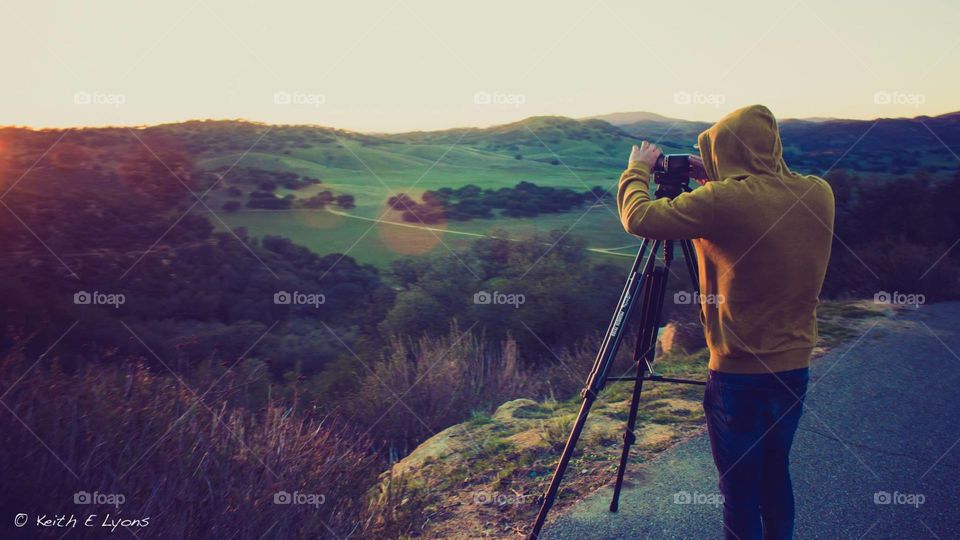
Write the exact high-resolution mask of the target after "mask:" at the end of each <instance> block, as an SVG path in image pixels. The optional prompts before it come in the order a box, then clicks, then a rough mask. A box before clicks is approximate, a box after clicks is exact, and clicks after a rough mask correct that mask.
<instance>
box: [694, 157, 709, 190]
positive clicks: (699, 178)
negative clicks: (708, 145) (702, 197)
mask: <svg viewBox="0 0 960 540" xmlns="http://www.w3.org/2000/svg"><path fill="white" fill-rule="evenodd" d="M690 178H693V179H694V180H695V181H696V182H697V183H698V184H700V185H701V186H702V185H704V184H706V183H707V182H709V181H710V179H709V178H708V177H707V169H706V167H704V166H703V160H702V159H700V156H690Z"/></svg>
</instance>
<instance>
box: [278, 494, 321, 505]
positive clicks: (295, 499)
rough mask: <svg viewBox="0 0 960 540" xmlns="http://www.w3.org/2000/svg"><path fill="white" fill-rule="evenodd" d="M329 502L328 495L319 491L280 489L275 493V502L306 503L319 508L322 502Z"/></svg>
mask: <svg viewBox="0 0 960 540" xmlns="http://www.w3.org/2000/svg"><path fill="white" fill-rule="evenodd" d="M325 502H327V497H326V496H325V495H321V494H319V493H300V492H299V491H294V492H293V493H290V492H288V491H278V492H276V493H274V494H273V504H305V505H307V506H313V507H314V508H319V507H320V505H321V504H324V503H325Z"/></svg>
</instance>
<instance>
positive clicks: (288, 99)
mask: <svg viewBox="0 0 960 540" xmlns="http://www.w3.org/2000/svg"><path fill="white" fill-rule="evenodd" d="M326 102H327V96H326V95H324V94H312V93H308V92H300V91H299V90H293V91H289V90H278V91H276V92H274V93H273V104H274V105H301V106H302V105H305V106H308V107H314V108H317V109H319V108H320V106H321V105H323V104H324V103H326Z"/></svg>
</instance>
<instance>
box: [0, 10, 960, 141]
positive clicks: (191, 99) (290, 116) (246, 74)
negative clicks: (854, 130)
mask: <svg viewBox="0 0 960 540" xmlns="http://www.w3.org/2000/svg"><path fill="white" fill-rule="evenodd" d="M958 21H960V3H958V2H956V1H946V0H912V1H910V2H902V1H888V0H871V1H865V0H850V1H844V2H837V1H836V0H785V1H770V0H766V1H753V0H750V1H722V2H718V1H716V0H713V1H709V2H706V1H704V2H701V1H687V2H638V1H636V0H630V1H624V2H621V1H617V0H600V1H596V0H582V1H552V2H541V1H530V2H527V1H521V0H510V1H485V2H470V3H468V2H456V1H450V0H446V1H427V0H382V1H381V0H372V1H369V2H368V1H359V0H353V1H349V2H348V1H344V2H317V1H311V2H306V1H303V2H287V1H280V0H270V1H267V0H231V1H218V0H182V1H181V0H157V1H154V2H147V1H136V2H132V1H130V0H117V1H96V0H85V1H83V2H67V1H56V2H54V1H37V0H16V1H14V0H0V47H2V50H3V51H4V55H3V58H4V68H5V69H4V70H5V76H4V77H3V84H2V85H0V125H27V126H33V127H64V126H101V125H148V124H157V123H165V122H175V121H181V120H188V119H204V118H213V119H227V118H229V119H233V118H242V119H248V120H253V121H261V122H268V123H278V124H318V125H325V126H333V127H338V128H344V129H351V130H357V131H366V132H398V131H412V130H432V129H443V128H450V127H459V126H478V127H482V126H488V125H494V124H500V123H505V122H511V121H516V120H519V119H522V118H526V117H529V116H536V115H564V116H571V117H584V116H591V115H599V114H605V113H611V112H619V111H651V112H655V113H658V114H662V115H665V116H669V117H673V118H684V119H690V120H705V121H713V120H716V119H718V118H720V117H721V116H723V115H724V114H725V113H727V112H729V111H730V110H733V109H735V108H738V107H740V106H743V105H747V104H751V103H763V104H765V105H767V106H769V107H770V108H771V109H772V110H773V111H774V113H775V114H777V115H778V116H779V117H781V118H804V117H845V118H863V119H871V118H877V117H899V116H911V117H912V116H919V115H931V116H933V115H938V114H943V113H947V112H952V111H956V110H960V69H958V68H960V33H957V32H956V23H957V22H958Z"/></svg>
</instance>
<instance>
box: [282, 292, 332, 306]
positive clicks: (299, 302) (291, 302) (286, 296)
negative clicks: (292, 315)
mask: <svg viewBox="0 0 960 540" xmlns="http://www.w3.org/2000/svg"><path fill="white" fill-rule="evenodd" d="M326 301H327V297H326V296H324V295H323V294H322V293H305V292H300V291H293V292H289V291H277V292H275V293H273V303H274V304H277V305H278V306H313V307H315V308H318V307H320V304H323V303H325V302H326Z"/></svg>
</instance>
